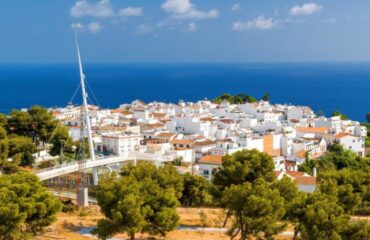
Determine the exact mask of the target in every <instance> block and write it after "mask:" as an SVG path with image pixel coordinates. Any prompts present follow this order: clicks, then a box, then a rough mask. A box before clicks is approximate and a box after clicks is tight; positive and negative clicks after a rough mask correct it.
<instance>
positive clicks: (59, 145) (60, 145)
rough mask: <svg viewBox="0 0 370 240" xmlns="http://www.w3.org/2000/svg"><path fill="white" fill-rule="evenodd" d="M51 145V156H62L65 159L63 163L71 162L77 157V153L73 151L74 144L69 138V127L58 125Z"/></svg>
mask: <svg viewBox="0 0 370 240" xmlns="http://www.w3.org/2000/svg"><path fill="white" fill-rule="evenodd" d="M50 143H51V144H52V146H51V148H50V149H49V153H50V155H52V156H60V157H61V158H63V159H62V161H63V160H64V159H67V160H69V159H73V158H74V157H75V151H74V149H73V147H74V143H73V140H72V139H71V137H70V136H69V132H68V127H67V126H64V125H58V126H57V128H56V129H55V130H54V133H53V135H52V136H51V140H50ZM87 149H88V148H87Z"/></svg>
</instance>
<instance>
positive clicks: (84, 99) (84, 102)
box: [76, 38, 95, 161]
mask: <svg viewBox="0 0 370 240" xmlns="http://www.w3.org/2000/svg"><path fill="white" fill-rule="evenodd" d="M76 47H77V56H78V66H79V69H80V79H81V91H82V107H83V111H84V113H85V114H84V115H85V116H84V117H85V119H84V120H85V124H86V130H87V139H88V142H89V153H90V159H91V160H92V161H95V152H94V144H93V140H92V133H91V123H90V117H89V108H88V106H87V94H86V89H85V74H84V73H83V70H82V63H81V55H80V49H79V47H78V42H77V38H76Z"/></svg>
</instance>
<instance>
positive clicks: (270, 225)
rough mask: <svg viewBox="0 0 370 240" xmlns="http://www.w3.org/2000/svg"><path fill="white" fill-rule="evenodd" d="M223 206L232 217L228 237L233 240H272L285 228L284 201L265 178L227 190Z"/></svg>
mask: <svg viewBox="0 0 370 240" xmlns="http://www.w3.org/2000/svg"><path fill="white" fill-rule="evenodd" d="M222 203H223V205H224V206H225V207H226V208H227V209H228V214H229V216H232V218H231V219H232V221H233V223H232V227H231V228H230V229H229V231H228V234H229V235H230V236H231V239H233V238H235V237H236V236H237V235H238V234H240V239H242V240H246V239H250V238H251V237H252V236H253V237H256V238H258V239H266V238H267V239H270V238H272V237H273V236H274V235H276V234H277V233H279V232H281V231H282V230H283V229H284V228H285V225H284V224H282V223H280V221H281V220H282V219H283V217H284V214H285V210H284V199H283V198H282V197H281V196H280V193H279V191H278V190H277V189H273V188H272V187H271V186H270V185H269V183H267V182H266V181H265V180H263V179H262V178H260V179H257V180H255V181H254V183H253V184H252V183H250V182H244V183H243V184H240V185H232V186H231V187H228V188H226V189H225V191H224V193H223V196H222Z"/></svg>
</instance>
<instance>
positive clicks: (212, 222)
mask: <svg viewBox="0 0 370 240" xmlns="http://www.w3.org/2000/svg"><path fill="white" fill-rule="evenodd" d="M202 211H203V212H204V213H205V214H204V216H205V217H204V218H203V221H202V220H201V217H200V215H201V214H200V213H201V212H202ZM177 212H178V214H179V215H180V224H181V225H183V226H202V225H204V226H205V227H212V228H220V227H222V225H223V221H224V218H225V214H224V212H223V210H221V209H212V208H203V209H200V208H178V209H177ZM102 217H103V215H102V214H101V213H100V211H99V208H98V207H97V206H89V207H88V208H86V209H85V210H82V211H79V212H74V213H68V214H67V213H59V214H58V219H57V221H56V222H55V223H54V224H53V225H52V226H50V227H49V228H48V229H47V231H46V233H45V234H44V235H43V236H40V237H37V238H36V239H37V240H51V239H61V240H62V239H68V240H69V239H72V240H91V239H92V238H90V237H85V236H82V235H80V234H78V233H76V232H75V231H77V230H78V229H80V228H85V227H93V226H96V223H97V221H98V220H99V219H100V218H102ZM115 237H118V238H126V237H127V236H126V235H125V234H119V235H117V236H115ZM136 237H137V238H136V239H138V240H139V239H140V240H144V239H148V236H147V235H140V234H138V235H137V236H136ZM226 239H229V238H228V237H227V236H226V235H225V234H224V233H223V232H221V231H219V232H217V231H216V232H206V231H203V232H202V231H185V230H176V231H172V232H170V233H169V234H168V235H167V236H166V240H226ZM278 239H279V240H283V239H284V240H286V239H290V238H278Z"/></svg>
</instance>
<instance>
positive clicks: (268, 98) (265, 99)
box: [262, 93, 270, 102]
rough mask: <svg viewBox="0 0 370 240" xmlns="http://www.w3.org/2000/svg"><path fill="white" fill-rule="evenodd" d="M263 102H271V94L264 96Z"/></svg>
mask: <svg viewBox="0 0 370 240" xmlns="http://www.w3.org/2000/svg"><path fill="white" fill-rule="evenodd" d="M262 100H263V101H265V102H268V101H270V94H269V93H265V94H263V96H262Z"/></svg>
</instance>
